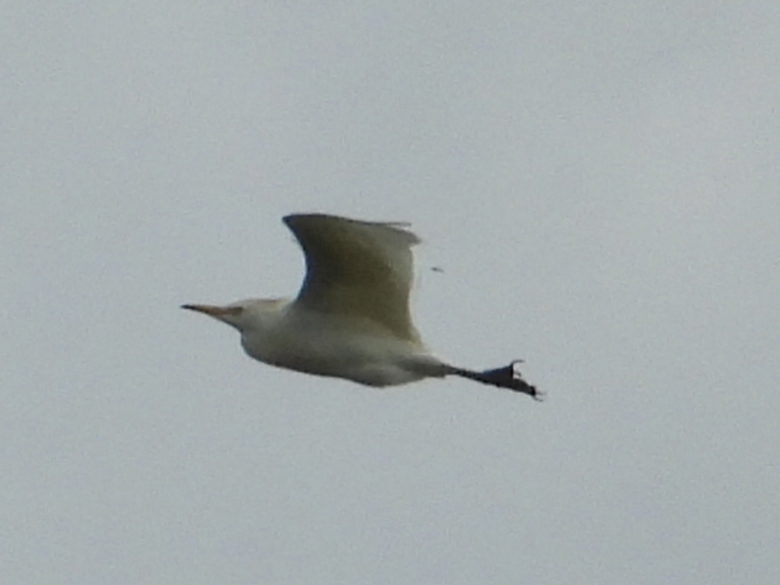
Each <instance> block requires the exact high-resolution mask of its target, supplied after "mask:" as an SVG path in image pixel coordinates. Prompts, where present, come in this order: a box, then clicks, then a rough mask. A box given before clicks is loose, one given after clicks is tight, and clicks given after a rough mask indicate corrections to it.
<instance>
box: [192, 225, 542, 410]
mask: <svg viewBox="0 0 780 585" xmlns="http://www.w3.org/2000/svg"><path fill="white" fill-rule="evenodd" d="M283 221H284V223H285V224H286V225H287V227H288V228H289V229H290V230H291V231H292V233H293V235H294V236H295V237H296V238H297V240H298V243H299V244H300V246H301V248H302V249H303V253H304V256H305V260H306V275H305V277H304V280H303V284H302V286H301V288H300V291H299V292H298V295H297V297H295V298H294V299H291V298H272V299H246V300H241V301H237V302H233V303H230V304H227V305H209V304H185V305H181V308H183V309H187V310H190V311H196V312H199V313H203V314H205V315H208V316H210V317H213V318H214V319H216V320H218V321H221V322H222V323H225V324H227V325H230V326H231V327H233V328H234V329H236V330H238V332H239V333H240V334H241V345H242V347H243V349H244V351H245V352H246V353H247V354H248V355H249V356H250V357H252V358H254V359H256V360H259V361H260V362H264V363H266V364H270V365H272V366H277V367H279V368H285V369H288V370H295V371H297V372H303V373H306V374H313V375H316V376H326V377H333V378H343V379H346V380H350V381H352V382H356V383H358V384H363V385H365V386H372V387H377V388H384V387H388V386H399V385H402V384H408V383H410V382H415V381H418V380H422V379H425V378H444V377H445V376H459V377H461V378H466V379H469V380H473V381H476V382H481V383H482V384H488V385H492V386H496V387H499V388H505V389H508V390H511V391H514V392H518V393H522V394H527V395H529V396H531V397H533V398H534V399H536V400H541V399H542V394H541V393H540V392H539V391H538V390H537V389H536V388H535V387H534V386H532V385H531V384H529V383H528V382H526V381H525V380H524V379H523V377H522V375H521V374H520V373H519V372H518V370H517V367H516V366H517V364H519V363H521V362H522V360H514V361H512V362H511V363H510V364H509V365H507V366H504V367H499V368H494V369H487V370H482V371H479V370H470V369H467V368H462V367H458V366H454V365H452V364H450V363H448V362H446V361H444V360H442V359H440V358H438V357H436V356H435V355H434V354H433V353H431V351H430V350H429V349H428V348H427V347H426V345H425V344H424V343H423V341H422V338H421V336H420V333H419V332H418V331H417V328H416V327H415V325H414V323H413V320H412V315H411V311H410V306H409V297H410V293H411V289H412V284H413V280H414V266H413V254H412V247H413V246H415V245H416V244H418V243H420V241H421V240H420V238H418V237H417V236H416V235H415V234H414V233H413V232H412V231H410V230H409V225H408V224H406V223H398V222H376V221H362V220H357V219H349V218H346V217H340V216H336V215H328V214H323V213H308V214H294V215H288V216H286V217H284V218H283Z"/></svg>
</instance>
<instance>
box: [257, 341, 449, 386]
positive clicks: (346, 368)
mask: <svg viewBox="0 0 780 585" xmlns="http://www.w3.org/2000/svg"><path fill="white" fill-rule="evenodd" d="M293 330H294V331H295V332H296V334H295V335H290V333H289V332H290V331H291V329H290V328H287V329H286V333H283V334H277V335H274V336H273V337H269V336H267V335H266V336H264V337H263V338H262V339H255V338H252V337H251V336H247V337H244V338H242V344H243V346H244V350H245V351H246V353H247V354H249V355H250V356H251V357H253V358H255V359H257V360H260V361H262V362H265V363H267V364H271V365H274V366H277V367H281V368H286V369H290V370H296V371H298V372H304V373H307V374H314V375H317V376H329V377H337V378H345V379H348V380H352V381H354V382H357V383H359V384H365V385H368V386H379V387H381V386H395V385H399V384H406V383H409V382H414V381H416V380H420V379H422V378H424V377H426V376H428V375H430V374H427V373H424V372H423V370H424V368H423V369H420V368H417V367H415V364H416V363H417V362H418V361H421V360H422V361H424V360H425V359H433V358H429V357H428V356H427V355H426V354H424V352H422V351H421V348H420V347H419V346H418V345H417V344H411V343H408V342H406V341H404V340H398V339H395V338H393V337H391V336H379V335H367V334H365V333H363V332H358V331H341V330H339V331H334V329H333V328H332V327H327V326H323V327H297V328H295V329H293Z"/></svg>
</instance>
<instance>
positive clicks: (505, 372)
mask: <svg viewBox="0 0 780 585" xmlns="http://www.w3.org/2000/svg"><path fill="white" fill-rule="evenodd" d="M521 361H522V360H515V361H513V362H512V363H511V364H509V365H508V366H504V367H503V368H496V369H494V370H485V371H483V372H474V371H472V370H464V369H463V368H455V367H453V368H452V369H451V370H450V371H449V372H448V373H449V374H453V375H455V376H460V377H461V378H468V379H469V380H475V381H477V382H481V383H483V384H490V385H491V386H498V387H499V388H507V389H509V390H513V391H514V392H522V393H523V394H528V395H529V396H531V397H532V398H533V399H534V400H542V394H541V392H539V391H538V390H537V389H536V387H534V386H532V385H531V384H529V383H528V382H526V381H525V380H523V377H522V375H521V374H520V372H518V371H517V370H515V364H518V363H520V362H521Z"/></svg>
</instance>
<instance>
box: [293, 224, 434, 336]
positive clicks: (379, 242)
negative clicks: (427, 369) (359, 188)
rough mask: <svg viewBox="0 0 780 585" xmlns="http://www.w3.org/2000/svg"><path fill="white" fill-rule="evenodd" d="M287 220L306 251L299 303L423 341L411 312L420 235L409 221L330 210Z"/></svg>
mask: <svg viewBox="0 0 780 585" xmlns="http://www.w3.org/2000/svg"><path fill="white" fill-rule="evenodd" d="M284 222H285V223H286V224H287V226H288V227H289V228H290V230H292V232H293V234H295V237H296V238H298V241H299V242H300V244H301V247H302V248H303V252H304V254H305V256H306V278H305V279H304V281H303V286H302V287H301V290H300V292H299V293H298V298H297V299H296V301H295V302H296V304H300V305H301V306H303V307H305V308H308V309H311V310H315V311H320V312H323V313H330V314H334V315H339V316H343V317H345V318H347V319H350V318H351V319H354V320H355V321H360V320H369V321H373V322H374V323H376V324H379V325H381V326H382V327H384V328H386V329H388V330H389V331H391V332H392V333H394V334H395V335H397V336H398V337H401V338H403V339H408V340H410V341H419V335H418V333H417V331H416V329H415V327H414V324H413V323H412V318H411V314H410V311H409V293H410V291H411V287H412V280H413V278H414V268H413V260H412V251H411V248H412V246H414V245H415V244H417V243H418V242H419V241H420V240H419V238H418V237H417V236H416V235H414V234H413V233H412V232H409V231H407V230H405V229H403V224H397V223H377V222H368V221H358V220H354V219H347V218H344V217H337V216H333V215H324V214H308V215H288V216H287V217H285V218H284Z"/></svg>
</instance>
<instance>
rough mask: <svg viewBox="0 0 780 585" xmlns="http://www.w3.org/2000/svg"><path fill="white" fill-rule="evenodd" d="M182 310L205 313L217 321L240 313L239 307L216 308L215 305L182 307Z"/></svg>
mask: <svg viewBox="0 0 780 585" xmlns="http://www.w3.org/2000/svg"><path fill="white" fill-rule="evenodd" d="M181 308H182V309H188V310H190V311H197V312H198V313H205V314H206V315H210V316H212V317H216V318H217V319H219V318H221V317H224V316H225V315H236V314H238V313H240V312H241V309H240V308H239V307H218V306H216V305H182V306H181Z"/></svg>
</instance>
